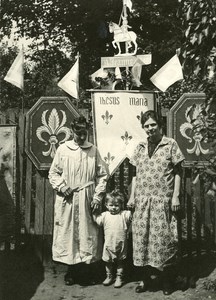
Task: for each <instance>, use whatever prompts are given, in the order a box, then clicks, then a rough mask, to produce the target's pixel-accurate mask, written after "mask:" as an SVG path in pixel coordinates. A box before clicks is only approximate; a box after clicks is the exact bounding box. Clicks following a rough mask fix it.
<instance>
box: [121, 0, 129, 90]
mask: <svg viewBox="0 0 216 300" xmlns="http://www.w3.org/2000/svg"><path fill="white" fill-rule="evenodd" d="M122 1H123V13H122V15H123V18H124V22H125V24H124V25H125V28H126V29H127V24H128V21H127V16H128V15H127V5H126V3H125V2H124V0H122ZM125 53H128V44H127V42H125ZM125 71H126V85H125V89H126V90H129V82H128V80H127V76H128V74H129V67H125Z"/></svg>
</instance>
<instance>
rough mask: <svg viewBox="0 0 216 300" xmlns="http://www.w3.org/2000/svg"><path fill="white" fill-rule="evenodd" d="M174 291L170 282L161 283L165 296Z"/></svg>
mask: <svg viewBox="0 0 216 300" xmlns="http://www.w3.org/2000/svg"><path fill="white" fill-rule="evenodd" d="M173 291H174V288H173V284H172V282H168V281H165V282H164V283H163V294H164V295H165V296H168V295H171V294H172V293H173Z"/></svg>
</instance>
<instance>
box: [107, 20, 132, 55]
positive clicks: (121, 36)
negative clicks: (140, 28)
mask: <svg viewBox="0 0 216 300" xmlns="http://www.w3.org/2000/svg"><path fill="white" fill-rule="evenodd" d="M109 31H110V33H114V40H113V41H112V45H113V47H114V48H115V49H116V47H118V51H119V52H118V54H117V55H121V54H122V53H121V47H120V43H121V42H126V43H127V45H126V49H129V48H131V47H132V43H133V44H134V52H133V53H130V54H132V55H135V54H136V52H137V42H136V38H137V35H136V33H135V32H133V31H126V32H124V31H123V30H122V28H121V27H120V26H119V25H118V24H116V23H113V22H110V23H109ZM131 42H132V43H131Z"/></svg>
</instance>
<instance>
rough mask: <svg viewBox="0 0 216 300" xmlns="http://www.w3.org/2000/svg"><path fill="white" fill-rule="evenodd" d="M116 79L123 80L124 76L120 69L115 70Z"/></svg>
mask: <svg viewBox="0 0 216 300" xmlns="http://www.w3.org/2000/svg"><path fill="white" fill-rule="evenodd" d="M115 77H116V79H121V80H122V75H121V71H120V68H119V67H116V68H115Z"/></svg>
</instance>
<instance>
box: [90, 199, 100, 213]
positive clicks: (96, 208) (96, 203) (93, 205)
mask: <svg viewBox="0 0 216 300" xmlns="http://www.w3.org/2000/svg"><path fill="white" fill-rule="evenodd" d="M91 208H92V212H93V213H97V212H98V211H99V208H100V202H99V201H98V200H96V199H93V200H92V202H91Z"/></svg>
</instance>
